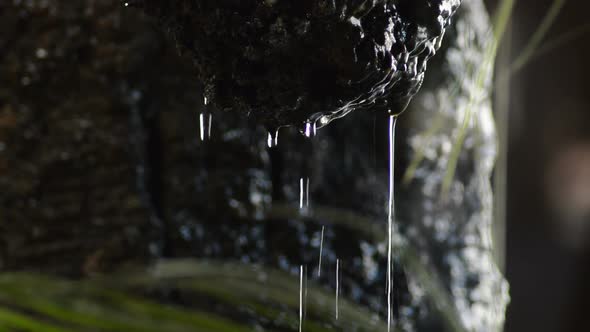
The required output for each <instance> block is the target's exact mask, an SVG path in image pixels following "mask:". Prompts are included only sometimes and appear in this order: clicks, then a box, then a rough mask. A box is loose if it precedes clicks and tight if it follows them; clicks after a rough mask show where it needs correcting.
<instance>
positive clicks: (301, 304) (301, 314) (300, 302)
mask: <svg viewBox="0 0 590 332" xmlns="http://www.w3.org/2000/svg"><path fill="white" fill-rule="evenodd" d="M301 331H303V265H300V266H299V332H301Z"/></svg>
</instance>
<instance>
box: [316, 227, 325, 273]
mask: <svg viewBox="0 0 590 332" xmlns="http://www.w3.org/2000/svg"><path fill="white" fill-rule="evenodd" d="M325 228H326V227H325V226H322V234H321V235H320V258H319V262H318V278H319V277H321V276H322V253H323V251H324V230H325Z"/></svg>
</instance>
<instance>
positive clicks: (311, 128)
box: [305, 122, 317, 138]
mask: <svg viewBox="0 0 590 332" xmlns="http://www.w3.org/2000/svg"><path fill="white" fill-rule="evenodd" d="M316 135H317V125H316V123H315V122H313V123H312V122H306V123H305V136H306V137H308V138H312V137H315V136H316Z"/></svg>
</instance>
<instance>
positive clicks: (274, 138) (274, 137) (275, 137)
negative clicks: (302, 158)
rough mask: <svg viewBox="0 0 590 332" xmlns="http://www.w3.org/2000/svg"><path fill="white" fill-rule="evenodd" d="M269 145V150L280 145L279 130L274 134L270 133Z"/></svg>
mask: <svg viewBox="0 0 590 332" xmlns="http://www.w3.org/2000/svg"><path fill="white" fill-rule="evenodd" d="M267 144H268V147H269V148H274V147H277V146H278V145H279V130H278V129H277V131H275V132H274V134H273V133H272V132H269V133H268V137H267Z"/></svg>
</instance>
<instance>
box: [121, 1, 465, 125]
mask: <svg viewBox="0 0 590 332" xmlns="http://www.w3.org/2000/svg"><path fill="white" fill-rule="evenodd" d="M122 2H125V3H128V4H131V5H136V6H140V7H142V8H144V9H145V10H146V12H147V13H149V14H150V15H153V16H155V17H157V18H158V19H159V20H160V22H161V23H162V24H163V25H164V26H166V27H167V28H168V30H169V31H170V32H171V34H172V35H173V36H174V38H175V40H177V42H178V43H179V44H180V45H181V46H182V48H183V50H185V51H187V52H188V53H189V54H190V56H191V57H192V59H193V60H194V64H195V66H196V68H197V78H198V80H199V81H201V82H204V83H205V87H206V89H205V95H206V96H207V98H208V99H209V100H211V101H213V103H214V104H215V105H216V106H217V107H218V108H221V109H227V110H231V111H235V112H240V113H242V114H249V115H251V116H254V117H255V118H256V119H257V121H262V122H264V123H265V124H266V125H267V127H269V129H274V128H277V127H279V126H284V125H297V126H299V127H301V128H303V127H304V124H305V123H306V122H317V124H318V126H323V125H325V124H327V123H328V122H330V121H332V120H333V119H335V118H339V117H342V116H344V115H346V114H347V113H348V112H350V111H352V110H355V109H367V108H369V107H370V108H372V109H381V110H383V111H390V112H393V113H399V112H401V111H403V110H404V109H405V107H406V105H407V103H408V102H409V100H410V98H411V97H412V96H413V95H414V94H415V93H416V92H417V91H418V90H419V88H420V84H421V83H422V81H423V79H424V73H425V72H426V66H427V62H428V59H430V57H432V56H433V55H434V54H435V53H436V50H437V49H438V48H439V47H440V43H441V41H442V37H443V34H444V31H445V29H446V27H447V26H448V25H449V23H450V19H451V16H452V15H453V13H454V12H455V10H456V9H457V7H458V6H459V3H460V0H419V1H416V0H396V1H391V0H390V1H385V0H371V1H361V0H340V1H334V0H303V1H302V0H300V1H290V0H267V1H261V0H221V1H220V0H205V1H189V0H176V1H160V0H135V1H130V2H129V1H122Z"/></svg>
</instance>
